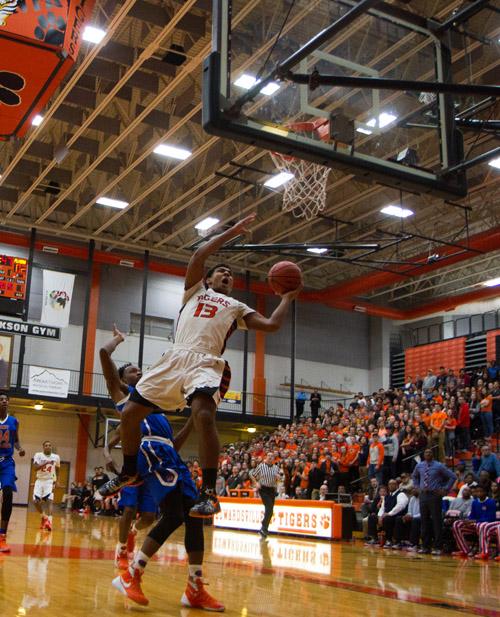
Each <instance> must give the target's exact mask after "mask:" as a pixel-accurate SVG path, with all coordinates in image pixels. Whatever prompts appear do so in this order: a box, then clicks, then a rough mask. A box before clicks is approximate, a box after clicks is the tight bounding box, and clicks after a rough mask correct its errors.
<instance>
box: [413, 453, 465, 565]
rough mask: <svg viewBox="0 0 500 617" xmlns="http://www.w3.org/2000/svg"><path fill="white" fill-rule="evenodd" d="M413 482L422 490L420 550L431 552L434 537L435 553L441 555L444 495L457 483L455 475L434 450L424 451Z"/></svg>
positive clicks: (433, 552)
mask: <svg viewBox="0 0 500 617" xmlns="http://www.w3.org/2000/svg"><path fill="white" fill-rule="evenodd" d="M412 479H413V483H414V484H415V486H416V487H417V488H418V489H419V491H420V493H419V494H420V516H421V521H422V548H421V549H420V551H419V552H422V553H430V552H431V543H432V538H434V549H433V550H432V554H433V555H440V554H441V548H442V539H443V534H442V531H443V521H442V514H441V513H442V511H443V505H442V501H443V495H447V494H448V492H449V490H450V489H451V487H452V486H453V485H454V484H455V480H456V478H455V475H454V474H453V472H451V471H450V470H449V469H448V468H447V467H445V466H444V465H443V464H442V463H439V462H438V461H435V460H434V455H433V453H432V450H431V449H430V448H428V449H427V450H426V451H425V452H424V460H423V461H422V462H421V463H419V464H418V465H417V466H416V467H415V470H414V472H413V476H412Z"/></svg>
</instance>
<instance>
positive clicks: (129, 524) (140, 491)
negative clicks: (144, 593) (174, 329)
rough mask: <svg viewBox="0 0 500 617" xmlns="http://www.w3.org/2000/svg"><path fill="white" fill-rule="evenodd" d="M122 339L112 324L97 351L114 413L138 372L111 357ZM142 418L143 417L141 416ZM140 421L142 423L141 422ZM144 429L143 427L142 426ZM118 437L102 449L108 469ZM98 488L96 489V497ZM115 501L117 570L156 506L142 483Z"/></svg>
mask: <svg viewBox="0 0 500 617" xmlns="http://www.w3.org/2000/svg"><path fill="white" fill-rule="evenodd" d="M124 340H125V337H124V335H123V334H122V333H121V332H120V331H119V330H118V329H117V328H116V326H115V327H114V328H113V338H112V339H111V340H110V341H108V343H106V344H105V345H104V346H103V347H102V348H101V349H100V351H99V357H100V360H101V366H102V370H103V374H104V378H105V379H106V385H107V388H108V392H109V395H110V397H111V399H112V400H113V402H114V403H115V408H116V411H117V413H118V414H121V412H122V411H123V408H124V406H125V403H126V402H127V401H128V397H129V394H130V392H131V391H132V390H133V386H134V385H135V384H136V383H137V382H138V381H139V379H140V378H141V376H142V373H141V370H140V369H139V368H138V367H137V366H133V365H132V364H126V365H124V366H121V367H120V368H119V369H118V368H117V367H116V365H115V363H114V362H113V360H112V359H111V355H112V354H113V352H114V351H115V349H116V348H117V347H118V345H120V343H122V342H123V341H124ZM144 422H146V420H144ZM144 422H143V424H144ZM144 430H147V429H146V427H145V426H144ZM119 441H120V433H119V430H116V431H115V432H114V434H113V435H112V436H111V438H110V440H109V442H108V446H107V447H106V448H105V449H104V457H105V459H106V468H107V469H108V471H115V470H114V466H113V459H112V458H111V454H110V450H111V448H113V447H114V446H116V445H117V444H118V442H119ZM98 493H99V491H97V493H96V497H98V496H99V495H98ZM118 505H119V506H120V507H121V508H123V514H122V516H121V517H120V523H119V528H118V544H117V546H116V550H115V565H116V567H117V568H119V569H120V570H124V569H126V568H128V565H129V560H132V558H133V556H134V546H135V537H136V535H137V531H138V530H139V529H145V528H147V527H149V526H150V525H152V524H153V522H154V520H155V517H156V512H157V506H156V504H155V501H154V499H153V496H152V495H151V493H150V492H149V491H148V489H147V487H146V486H145V485H143V484H142V485H140V486H125V487H124V488H123V489H122V490H121V491H120V498H119V502H118ZM137 512H139V513H140V517H139V519H138V520H135V518H136V515H137Z"/></svg>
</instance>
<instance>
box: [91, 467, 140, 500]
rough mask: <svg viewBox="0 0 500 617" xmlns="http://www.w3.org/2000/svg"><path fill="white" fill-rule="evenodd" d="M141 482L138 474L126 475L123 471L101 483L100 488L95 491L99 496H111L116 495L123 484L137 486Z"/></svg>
mask: <svg viewBox="0 0 500 617" xmlns="http://www.w3.org/2000/svg"><path fill="white" fill-rule="evenodd" d="M139 484H142V480H141V479H140V478H139V476H138V474H135V475H134V476H127V475H126V474H124V473H123V472H120V473H119V474H118V475H117V476H116V477H114V478H112V479H111V480H108V482H106V484H103V485H102V486H101V488H100V489H99V490H98V491H96V493H98V495H99V496H100V497H111V496H113V495H116V493H118V492H119V491H120V489H122V488H123V487H124V486H138V485H139Z"/></svg>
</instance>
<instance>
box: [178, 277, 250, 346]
mask: <svg viewBox="0 0 500 617" xmlns="http://www.w3.org/2000/svg"><path fill="white" fill-rule="evenodd" d="M182 304H183V307H182V309H181V313H180V316H179V321H178V323H177V331H176V334H175V343H174V348H178V349H180V348H184V349H189V350H191V351H200V352H203V353H210V354H213V355H214V356H221V355H222V354H223V353H224V350H225V348H226V343H227V339H228V338H229V337H230V336H231V334H232V333H233V332H234V331H235V330H236V329H237V328H239V329H240V330H246V329H247V328H246V324H245V321H244V319H243V318H244V317H245V316H246V315H249V314H250V313H254V312H255V311H254V310H253V309H251V308H250V307H248V306H247V305H246V304H244V303H243V302H240V301H239V300H236V299H235V298H231V296H226V295H224V294H223V293H218V292H215V291H213V290H212V289H205V285H204V284H203V282H202V281H200V282H199V283H197V284H196V285H193V287H191V289H187V290H186V291H185V292H184V297H183V301H182Z"/></svg>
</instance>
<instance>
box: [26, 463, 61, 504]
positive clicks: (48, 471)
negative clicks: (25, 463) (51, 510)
mask: <svg viewBox="0 0 500 617" xmlns="http://www.w3.org/2000/svg"><path fill="white" fill-rule="evenodd" d="M33 462H34V463H35V465H43V467H41V468H40V469H38V470H37V472H36V480H35V486H34V488H33V497H34V499H54V492H53V491H54V482H55V480H56V467H60V466H61V459H60V457H59V455H58V454H54V453H52V454H44V453H43V452H37V453H36V454H35V456H34V457H33Z"/></svg>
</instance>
